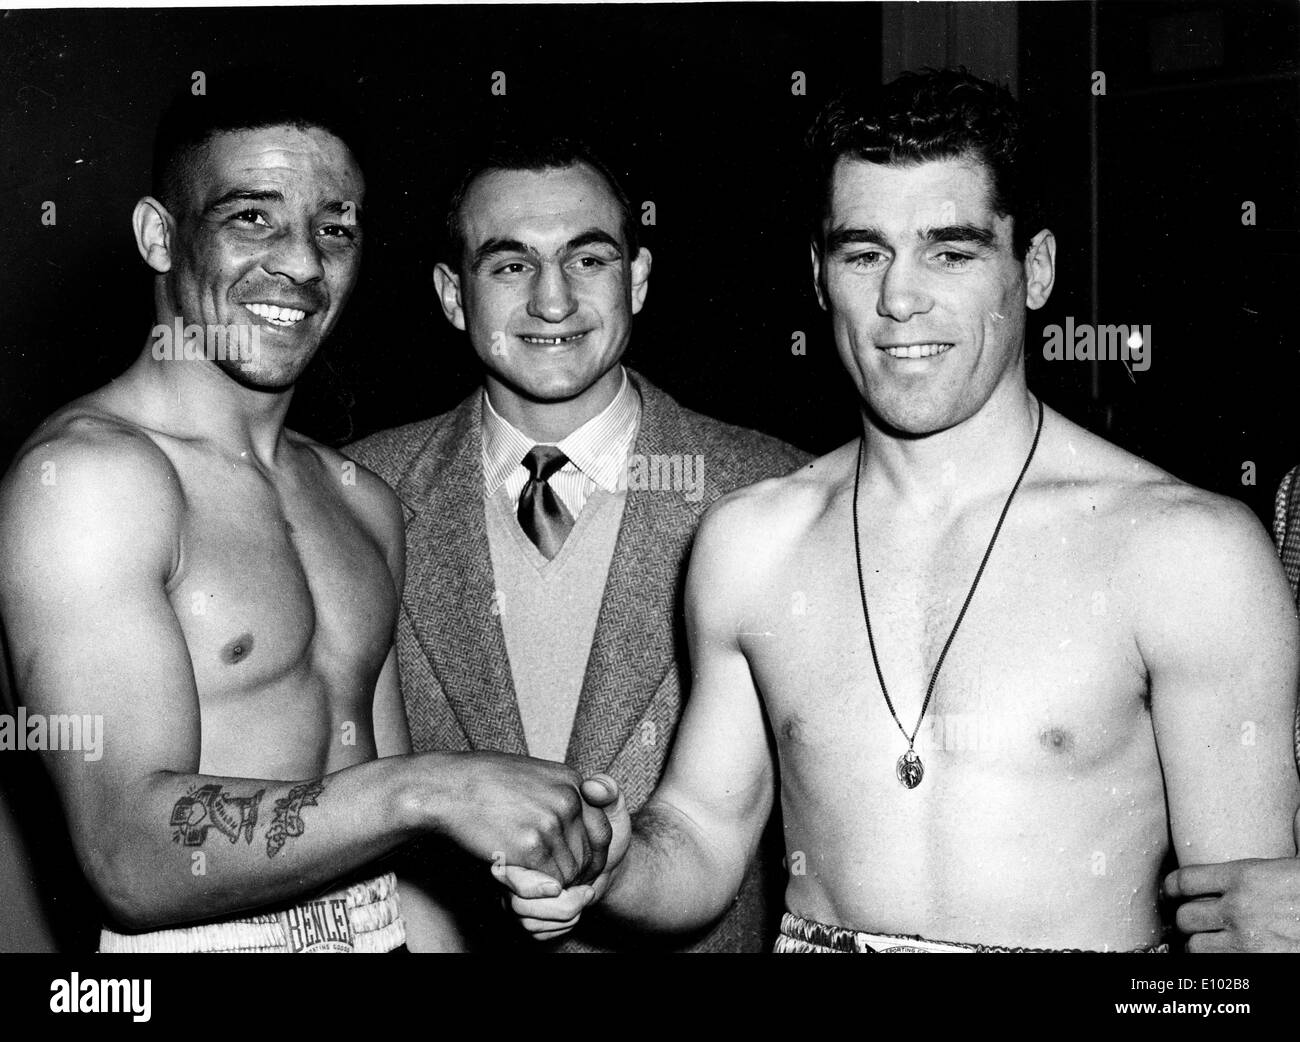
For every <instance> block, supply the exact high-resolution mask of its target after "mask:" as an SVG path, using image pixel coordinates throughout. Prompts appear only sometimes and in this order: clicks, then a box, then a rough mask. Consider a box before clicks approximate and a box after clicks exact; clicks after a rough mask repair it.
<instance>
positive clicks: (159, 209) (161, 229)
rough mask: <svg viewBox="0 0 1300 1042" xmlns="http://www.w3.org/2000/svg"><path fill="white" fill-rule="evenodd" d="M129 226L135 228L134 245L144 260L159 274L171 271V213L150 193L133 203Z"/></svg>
mask: <svg viewBox="0 0 1300 1042" xmlns="http://www.w3.org/2000/svg"><path fill="white" fill-rule="evenodd" d="M131 227H132V228H134V229H135V245H136V248H137V249H138V250H139V251H140V256H141V257H143V258H144V262H145V263H146V264H148V265H149V267H151V268H153V270H154V271H156V272H158V274H159V275H161V274H163V273H164V272H168V271H171V267H172V251H171V240H172V235H173V233H174V232H175V229H176V222H175V221H173V220H172V215H171V214H170V213H168V212H167V207H165V206H163V204H162V203H160V202H159V201H158V200H157V199H155V198H154V197H153V196H151V195H146V196H145V197H144V198H143V199H141V200H140V201H139V202H138V203H136V204H135V211H134V212H133V213H132V214H131Z"/></svg>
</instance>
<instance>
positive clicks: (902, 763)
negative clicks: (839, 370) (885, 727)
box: [853, 398, 1043, 789]
mask: <svg viewBox="0 0 1300 1042" xmlns="http://www.w3.org/2000/svg"><path fill="white" fill-rule="evenodd" d="M1042 433H1043V400H1042V399H1041V398H1040V399H1038V427H1037V429H1036V430H1035V431H1034V443H1033V444H1032V445H1030V446H1029V455H1028V456H1026V457H1025V465H1024V466H1023V467H1021V468H1020V476H1019V477H1018V478H1016V483H1015V484H1014V485H1012V486H1011V494H1010V495H1009V496H1007V501H1006V503H1005V504H1003V507H1002V513H1001V514H1000V515H999V516H998V523H997V524H996V525H995V526H994V528H993V538H992V539H990V540H989V545H988V548H987V549H986V550H985V551H984V559H983V560H982V561H980V566H979V569H978V571H976V572H975V581H974V582H972V583H971V584H970V590H969V591H968V592H967V594H966V600H965V602H964V603H963V604H962V606H961V611H959V612H958V613H957V621H956V622H954V623H953V624H952V631H951V632H950V633H949V634H948V640H947V641H946V642H945V643H944V646H943V650H942V651H941V652H939V661H938V662H936V663H935V664H934V672H933V673H931V674H930V686H929V687H928V688H926V691H925V701H924V702H922V703H921V715H920V716H918V717H917V718H916V726H915V727H914V728H912V733H911V734H910V735H909V734H908V733H907V729H906V728H904V727H903V722H902V721H901V720H899V719H898V713H897V712H896V711H895V709H894V703H893V701H892V700H891V699H890V697H889V689H888V688H886V687H885V676H884V674H883V673H882V672H881V671H880V659H879V658H878V657H877V656H876V638H875V637H874V636H873V635H872V632H871V612H869V611H868V610H867V586H866V583H865V582H863V579H862V540H861V538H860V536H859V534H858V489H859V486H860V485H861V484H862V448H863V444H864V443H865V441H866V439H865V438H861V439H859V441H858V466H857V471H856V472H855V473H854V476H853V552H854V554H855V555H856V557H857V561H858V593H860V594H861V595H862V617H863V619H865V620H866V623H867V643H868V644H870V645H871V661H872V662H873V663H874V664H875V667H876V679H877V680H879V681H880V692H881V694H883V695H884V696H885V705H887V706H888V707H889V715H890V716H892V717H893V718H894V723H895V724H896V725H897V726H898V730H899V732H900V733H901V734H902V735H903V737H904V738H906V739H907V752H905V753H903V755H902V756H900V757H899V758H898V763H897V765H896V766H895V769H894V773H895V774H896V775H897V777H898V780H899V782H900V783H902V785H903V786H904V787H905V788H908V789H915V788H916V787H917V786H918V785H920V784H921V779H922V778H924V777H925V765H924V764H923V763H921V757H920V756H918V755H917V753H916V736H917V734H918V733H919V732H920V730H921V721H922V720H924V719H925V711H926V710H927V709H929V708H930V698H931V696H932V695H933V694H934V685H935V682H936V681H937V680H938V679H939V670H940V669H941V668H943V660H944V658H945V657H946V656H947V654H948V649H949V648H950V647H952V639H953V637H955V636H957V627H958V626H960V625H961V620H962V619H963V618H964V617H965V615H966V609H967V608H969V607H970V602H971V598H972V597H974V596H975V588H976V587H977V586H979V584H980V576H982V575H983V574H984V566H985V565H987V564H988V563H989V557H990V556H991V555H992V553H993V545H994V544H995V543H996V542H997V541H998V533H999V532H1001V531H1002V522H1003V521H1005V520H1006V519H1007V511H1008V510H1010V509H1011V501H1012V500H1013V499H1015V498H1016V492H1018V491H1019V489H1020V483H1021V482H1022V481H1024V480H1025V474H1026V472H1028V470H1029V464H1030V463H1032V462H1033V460H1034V453H1035V452H1036V451H1037V450H1038V436H1039V435H1040V434H1042Z"/></svg>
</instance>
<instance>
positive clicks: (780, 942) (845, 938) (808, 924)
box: [773, 912, 1169, 954]
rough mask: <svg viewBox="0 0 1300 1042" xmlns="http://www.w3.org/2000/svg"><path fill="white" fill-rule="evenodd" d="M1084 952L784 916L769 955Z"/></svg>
mask: <svg viewBox="0 0 1300 1042" xmlns="http://www.w3.org/2000/svg"><path fill="white" fill-rule="evenodd" d="M1087 950H1089V949H1084V948H1004V947H1002V946H1000V945H995V944H962V943H959V942H956V941H931V940H928V939H926V938H924V937H909V936H906V935H904V934H889V933H863V932H862V931H860V930H846V929H844V927H842V926H829V925H827V924H826V923H819V922H817V921H816V920H814V919H805V918H804V917H803V916H800V915H795V914H794V913H792V912H786V913H785V914H784V915H782V916H781V934H780V936H779V937H777V939H776V947H775V948H773V951H774V952H776V953H777V954H789V953H796V952H818V953H830V954H839V953H843V952H854V953H865V952H1082V951H1087ZM1131 951H1134V952H1152V953H1164V952H1167V951H1169V945H1167V944H1154V945H1151V946H1149V947H1145V948H1133V949H1131Z"/></svg>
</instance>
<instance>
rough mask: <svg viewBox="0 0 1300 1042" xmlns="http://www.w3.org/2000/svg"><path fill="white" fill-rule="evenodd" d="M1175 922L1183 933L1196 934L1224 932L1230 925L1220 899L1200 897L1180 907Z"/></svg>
mask: <svg viewBox="0 0 1300 1042" xmlns="http://www.w3.org/2000/svg"><path fill="white" fill-rule="evenodd" d="M1174 922H1175V923H1177V925H1178V929H1180V930H1182V931H1183V933H1187V934H1195V933H1205V932H1207V931H1209V930H1222V929H1223V928H1224V927H1225V926H1227V925H1228V918H1227V916H1226V915H1225V914H1224V910H1223V902H1222V901H1221V900H1220V899H1219V898H1217V897H1200V898H1197V899H1196V900H1195V901H1186V902H1184V903H1183V904H1181V905H1179V906H1178V911H1177V912H1175V913H1174Z"/></svg>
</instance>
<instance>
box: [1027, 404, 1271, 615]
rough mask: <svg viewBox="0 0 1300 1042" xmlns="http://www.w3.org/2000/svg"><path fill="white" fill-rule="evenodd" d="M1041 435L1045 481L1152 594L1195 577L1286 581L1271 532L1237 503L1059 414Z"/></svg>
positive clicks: (1226, 581)
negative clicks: (1090, 522) (1088, 520)
mask: <svg viewBox="0 0 1300 1042" xmlns="http://www.w3.org/2000/svg"><path fill="white" fill-rule="evenodd" d="M1049 430H1050V431H1051V434H1050V437H1049V433H1048V431H1049ZM1043 437H1044V444H1043V446H1042V448H1043V450H1044V451H1043V456H1044V460H1045V462H1046V463H1047V467H1046V468H1045V472H1046V477H1045V479H1044V478H1040V479H1039V481H1040V483H1041V482H1043V481H1044V480H1045V481H1046V482H1047V483H1049V484H1051V485H1052V486H1053V487H1054V489H1055V490H1056V491H1057V492H1058V493H1060V496H1059V497H1058V499H1059V500H1060V501H1062V502H1068V503H1070V504H1071V505H1072V508H1073V510H1074V511H1075V512H1076V513H1077V514H1078V515H1079V516H1080V517H1082V516H1083V515H1085V514H1087V515H1090V516H1091V517H1092V518H1094V519H1096V520H1097V521H1099V522H1100V523H1101V527H1100V528H1099V529H1097V531H1098V532H1099V533H1104V534H1105V537H1106V538H1107V539H1108V541H1109V542H1110V543H1111V546H1112V547H1113V548H1114V550H1115V551H1116V553H1115V556H1114V559H1115V562H1116V564H1117V566H1118V567H1120V568H1121V570H1122V572H1123V573H1124V574H1125V575H1127V577H1128V578H1129V579H1130V580H1132V581H1133V582H1135V583H1136V584H1138V586H1139V588H1145V589H1146V590H1147V592H1148V594H1155V595H1157V596H1160V595H1163V593H1165V592H1172V591H1175V590H1178V589H1182V588H1184V587H1186V586H1188V585H1194V584H1196V583H1197V582H1198V581H1200V580H1198V579H1196V578H1195V577H1196V576H1201V577H1204V576H1214V577H1215V581H1216V582H1217V583H1218V584H1219V585H1220V586H1225V584H1226V585H1235V582H1234V581H1233V580H1234V577H1240V578H1242V579H1247V580H1249V581H1250V582H1252V583H1258V582H1259V581H1261V580H1264V581H1267V582H1269V583H1271V582H1272V579H1273V578H1278V579H1280V578H1281V569H1280V566H1279V565H1278V563H1277V555H1276V553H1275V552H1274V551H1273V546H1272V543H1271V542H1270V540H1269V538H1268V533H1267V532H1266V531H1265V529H1264V526H1263V525H1262V524H1261V522H1260V521H1259V519H1258V518H1257V517H1256V516H1255V514H1254V513H1253V512H1252V511H1251V510H1250V508H1249V507H1247V506H1246V505H1245V504H1244V503H1242V502H1241V501H1240V500H1237V499H1233V498H1231V497H1230V496H1224V495H1219V494H1217V493H1214V492H1209V491H1207V490H1206V489H1202V488H1198V487H1196V486H1195V485H1192V484H1189V483H1188V482H1186V481H1183V480H1181V479H1180V478H1177V477H1175V476H1174V475H1172V474H1170V473H1168V472H1167V471H1165V470H1162V469H1161V468H1160V467H1157V466H1156V465H1155V464H1153V463H1150V462H1148V461H1146V460H1144V459H1142V458H1140V457H1139V456H1136V455H1134V454H1133V453H1130V452H1127V451H1125V450H1124V449H1121V448H1120V447H1119V446H1117V445H1114V444H1112V443H1110V442H1108V441H1106V440H1105V439H1104V438H1101V437H1098V436H1097V435H1095V434H1092V433H1090V432H1089V431H1087V430H1085V429H1083V428H1082V427H1080V426H1078V425H1077V424H1074V423H1071V422H1070V421H1069V420H1066V419H1065V418H1064V417H1061V416H1055V417H1054V422H1053V424H1052V426H1051V428H1045V429H1044V435H1043ZM1273 573H1276V575H1274V574H1273Z"/></svg>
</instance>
